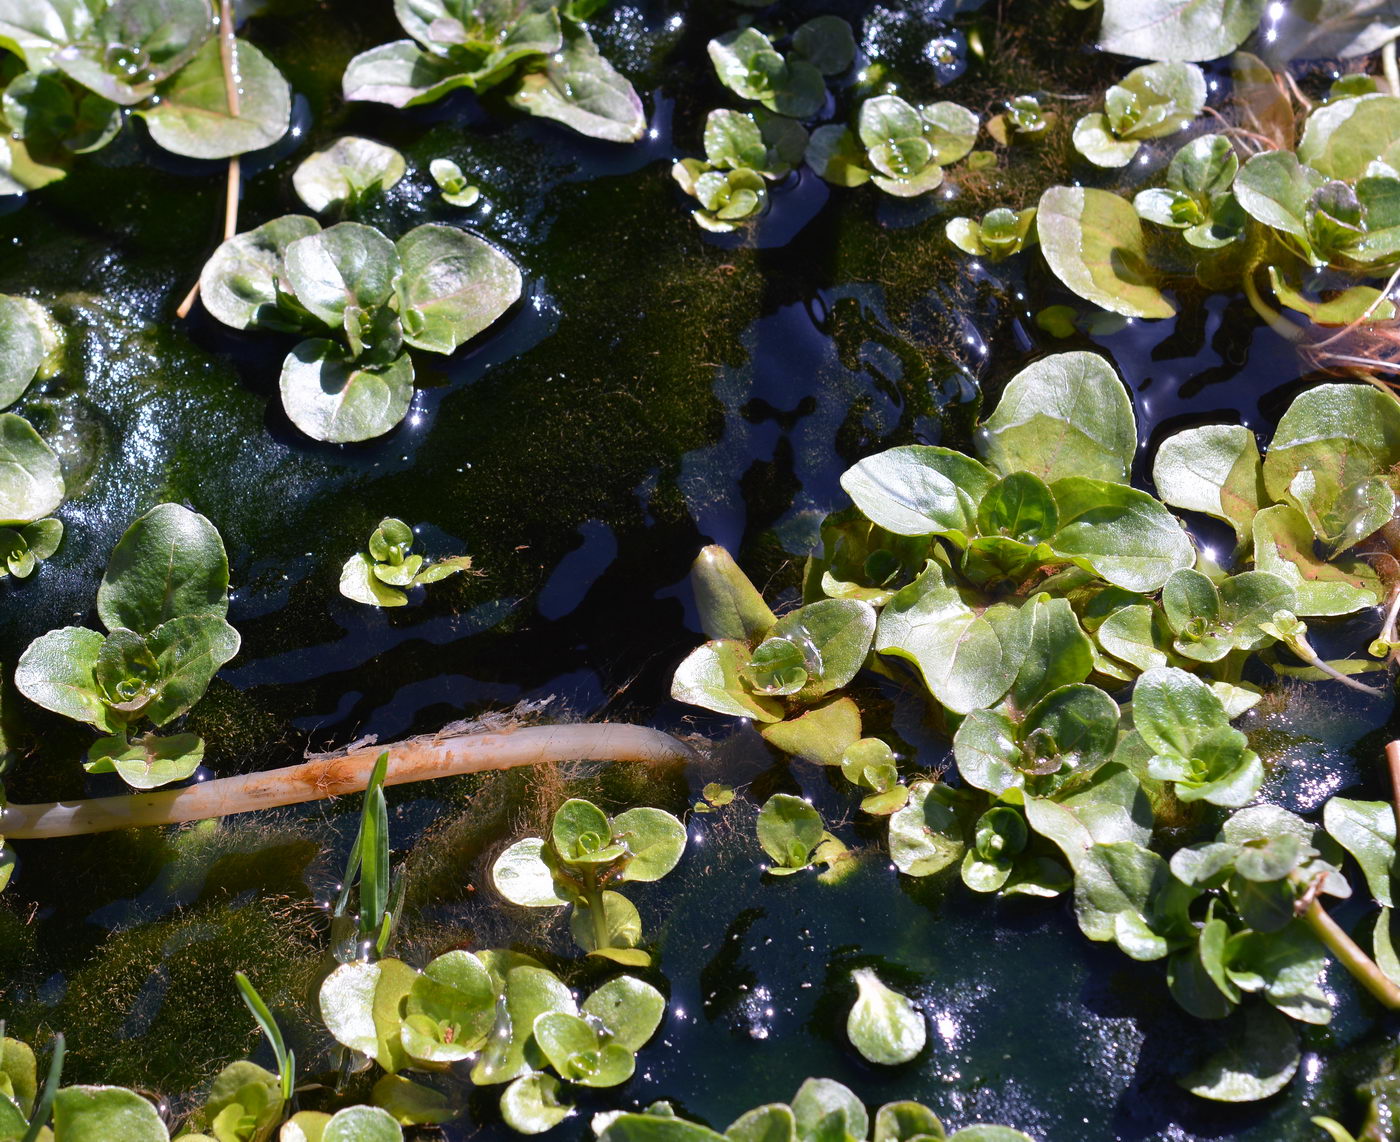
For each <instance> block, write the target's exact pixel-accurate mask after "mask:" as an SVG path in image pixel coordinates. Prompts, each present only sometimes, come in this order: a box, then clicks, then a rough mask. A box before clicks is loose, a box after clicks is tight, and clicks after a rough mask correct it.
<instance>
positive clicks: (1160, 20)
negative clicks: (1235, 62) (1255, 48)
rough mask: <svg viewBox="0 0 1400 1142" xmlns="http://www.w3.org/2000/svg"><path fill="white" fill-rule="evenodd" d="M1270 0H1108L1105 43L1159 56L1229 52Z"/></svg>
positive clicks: (1117, 50) (1118, 51)
mask: <svg viewBox="0 0 1400 1142" xmlns="http://www.w3.org/2000/svg"><path fill="white" fill-rule="evenodd" d="M1264 5H1265V0H1103V23H1102V25H1101V26H1100V28H1099V47H1100V48H1101V49H1103V50H1104V51H1106V52H1113V53H1114V54H1115V55H1124V56H1134V57H1136V58H1137V59H1155V60H1198V61H1199V60H1213V59H1218V58H1220V57H1221V56H1227V55H1229V54H1230V53H1231V52H1232V51H1234V50H1235V49H1236V48H1237V47H1239V46H1240V44H1242V43H1244V41H1245V40H1246V39H1248V38H1249V34H1250V33H1251V32H1252V31H1254V29H1255V28H1257V27H1258V26H1259V21H1260V18H1261V17H1262V16H1263V14H1264Z"/></svg>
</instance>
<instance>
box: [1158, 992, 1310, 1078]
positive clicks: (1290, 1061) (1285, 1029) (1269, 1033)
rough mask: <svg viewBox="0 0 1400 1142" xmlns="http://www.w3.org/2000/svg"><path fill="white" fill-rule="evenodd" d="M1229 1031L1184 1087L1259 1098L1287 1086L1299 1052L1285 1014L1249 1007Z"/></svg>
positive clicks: (1298, 1059)
mask: <svg viewBox="0 0 1400 1142" xmlns="http://www.w3.org/2000/svg"><path fill="white" fill-rule="evenodd" d="M1231 1031H1232V1035H1231V1039H1230V1041H1229V1043H1228V1044H1227V1046H1226V1047H1225V1048H1224V1049H1223V1050H1221V1051H1220V1052H1219V1053H1217V1054H1216V1055H1214V1056H1212V1057H1211V1058H1210V1059H1209V1060H1208V1061H1207V1062H1206V1063H1205V1064H1204V1065H1203V1066H1201V1067H1200V1068H1199V1069H1198V1070H1196V1071H1193V1072H1192V1073H1191V1074H1189V1075H1187V1076H1186V1077H1185V1078H1183V1079H1181V1080H1180V1081H1181V1085H1182V1086H1184V1087H1185V1088H1186V1089H1187V1090H1189V1091H1190V1092H1191V1093H1192V1094H1194V1095H1199V1096H1200V1097H1201V1098H1208V1099H1211V1100H1212V1101H1214V1102H1257V1101H1258V1100H1260V1099H1264V1098H1268V1097H1269V1096H1270V1095H1273V1094H1277V1093H1278V1092H1279V1091H1281V1090H1282V1089H1283V1088H1284V1087H1285V1086H1287V1085H1288V1080H1289V1079H1291V1078H1292V1077H1293V1075H1294V1073H1295V1072H1296V1071H1297V1070H1298V1063H1299V1061H1300V1055H1299V1052H1298V1039H1297V1036H1296V1035H1295V1034H1294V1031H1293V1028H1292V1027H1290V1026H1289V1024H1288V1020H1287V1019H1285V1018H1284V1017H1283V1016H1282V1015H1280V1014H1278V1012H1276V1011H1273V1010H1272V1009H1270V1008H1267V1007H1254V1006H1251V1007H1247V1008H1245V1009H1244V1010H1243V1011H1242V1012H1241V1013H1240V1014H1239V1015H1237V1016H1236V1017H1235V1018H1234V1019H1233V1020H1231Z"/></svg>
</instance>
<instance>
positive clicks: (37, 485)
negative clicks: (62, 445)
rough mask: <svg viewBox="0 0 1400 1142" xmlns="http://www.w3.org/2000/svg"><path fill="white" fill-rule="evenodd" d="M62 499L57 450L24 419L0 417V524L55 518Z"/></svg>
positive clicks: (62, 488) (5, 414)
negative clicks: (55, 511)
mask: <svg viewBox="0 0 1400 1142" xmlns="http://www.w3.org/2000/svg"><path fill="white" fill-rule="evenodd" d="M63 495H64V484H63V472H62V470H61V468H60V467H59V463H58V456H57V454H56V453H55V452H54V450H53V449H52V448H50V447H49V446H48V445H47V444H45V443H44V441H43V440H42V439H40V437H39V434H38V433H37V432H35V431H34V429H33V428H32V427H31V426H30V423H29V421H27V420H25V419H24V418H23V417H22V416H16V415H15V414H14V413H12V412H5V413H0V524H16V523H29V522H31V521H33V520H39V519H43V518H44V517H45V516H48V515H52V514H53V512H54V510H55V509H56V508H57V507H58V505H59V504H61V503H62V502H63Z"/></svg>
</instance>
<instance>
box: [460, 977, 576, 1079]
mask: <svg viewBox="0 0 1400 1142" xmlns="http://www.w3.org/2000/svg"><path fill="white" fill-rule="evenodd" d="M512 956H513V953H508V952H507V953H502V952H493V953H485V952H483V953H482V954H481V956H480V958H481V960H482V962H483V963H485V964H486V967H487V970H488V971H491V972H492V974H493V976H497V977H499V978H501V979H502V980H503V981H504V982H503V991H504V993H505V1002H504V1003H498V1004H497V1005H496V1025H495V1027H494V1028H493V1029H492V1031H491V1034H490V1036H488V1038H487V1040H486V1046H485V1047H484V1048H482V1051H481V1054H480V1055H479V1056H478V1057H477V1061H476V1065H475V1066H473V1067H472V1072H471V1079H472V1082H474V1083H476V1084H477V1085H478V1086H485V1085H489V1084H491V1083H504V1082H510V1081H511V1080H512V1079H514V1078H517V1077H519V1076H520V1075H523V1074H528V1073H529V1072H530V1071H531V1070H532V1068H531V1066H530V1065H529V1063H528V1062H527V1061H526V1059H525V1048H526V1045H527V1044H528V1043H529V1042H530V1041H531V1038H532V1036H533V1028H534V1025H535V1020H536V1019H537V1018H538V1017H539V1016H540V1015H542V1014H544V1013H545V1012H546V1011H563V1012H567V1013H568V1014H571V1015H572V1014H574V1013H575V1012H576V1011H577V1007H576V1006H575V1004H574V997H573V995H572V994H571V993H570V991H569V989H568V988H567V987H565V986H564V984H563V983H562V982H561V981H560V979H559V977H558V976H556V975H555V974H554V973H553V972H549V971H545V970H544V968H542V967H539V966H538V965H537V964H533V963H532V962H519V963H516V962H514V961H513V960H512V959H511V957H512ZM508 965H513V966H508Z"/></svg>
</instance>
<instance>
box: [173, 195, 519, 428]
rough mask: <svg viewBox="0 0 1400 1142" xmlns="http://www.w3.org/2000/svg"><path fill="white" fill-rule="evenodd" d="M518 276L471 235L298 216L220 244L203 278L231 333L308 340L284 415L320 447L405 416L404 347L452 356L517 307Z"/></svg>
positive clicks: (285, 397) (285, 385) (293, 367)
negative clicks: (396, 234) (391, 232)
mask: <svg viewBox="0 0 1400 1142" xmlns="http://www.w3.org/2000/svg"><path fill="white" fill-rule="evenodd" d="M521 284H522V283H521V276H520V270H519V269H518V268H517V267H516V265H515V263H514V262H512V261H511V260H510V259H509V258H508V257H506V255H505V254H503V253H501V252H500V251H499V250H497V249H496V248H495V247H494V246H492V245H490V244H489V243H487V242H485V241H483V240H482V239H480V238H478V237H476V236H475V235H472V234H467V233H465V232H463V231H461V230H458V229H456V228H455V227H452V226H444V225H440V224H436V223H429V224H426V225H423V226H418V227H415V228H414V229H412V230H410V231H409V232H408V233H407V234H405V235H403V237H401V238H399V239H398V241H396V242H395V241H391V240H390V239H389V238H387V237H386V236H385V235H384V234H382V233H381V232H380V231H379V230H376V229H375V228H374V227H372V226H366V225H363V224H361V223H358V222H340V223H337V224H336V225H334V226H331V227H329V228H327V229H324V230H323V229H322V228H321V226H320V224H319V223H318V222H317V221H316V220H315V219H314V218H309V217H307V216H305V215H300V214H289V215H286V216H284V217H282V218H275V219H273V220H272V221H271V222H266V223H264V224H263V225H261V226H259V227H257V228H256V229H254V230H250V231H248V232H247V233H244V234H238V235H236V236H234V237H233V238H230V239H229V240H228V241H226V242H224V243H223V245H221V246H220V247H219V248H218V249H217V250H216V251H215V252H214V255H213V257H211V258H210V259H209V261H208V263H206V265H205V267H204V271H203V273H202V274H201V275H200V295H201V297H202V298H203V299H204V305H205V308H206V309H208V310H209V312H210V313H211V314H213V316H214V317H216V318H218V319H219V320H220V321H222V322H223V323H224V324H225V325H229V326H231V327H233V328H234V329H269V330H275V331H278V332H298V333H301V334H303V335H306V336H307V339H306V340H303V341H302V342H301V343H300V344H298V345H297V346H296V347H295V348H293V349H292V351H291V352H290V353H289V354H288V355H287V358H286V360H285V361H284V362H283V365H282V379H281V390H282V405H283V407H284V408H285V409H286V412H287V416H288V417H289V418H290V419H291V421H292V423H293V424H295V425H296V426H297V427H298V428H299V429H301V430H302V431H303V432H305V433H306V434H307V435H308V436H311V437H313V438H314V439H316V440H323V441H328V442H330V443H336V444H341V443H347V442H351V441H359V440H369V439H371V438H373V437H375V436H382V435H383V434H384V433H386V432H388V431H389V430H390V429H392V428H393V427H394V426H395V425H397V424H398V423H399V422H400V421H402V420H403V418H404V417H405V416H406V415H407V414H408V409H409V406H410V404H411V403H412V400H413V392H414V390H413V378H414V369H413V360H412V358H411V356H410V355H409V351H408V348H409V347H411V348H414V349H420V350H424V351H426V352H431V353H452V352H454V351H455V350H456V349H457V348H458V347H459V346H461V345H462V344H463V343H465V342H466V341H468V340H470V339H471V338H473V337H475V336H477V335H478V334H480V333H482V332H483V331H484V330H485V329H487V328H488V327H489V326H490V325H491V324H492V323H493V322H495V321H496V319H497V318H499V317H500V316H501V315H502V314H503V313H505V312H506V310H508V309H509V308H510V307H511V306H512V305H513V304H515V302H516V301H517V300H518V299H519V297H520V291H521Z"/></svg>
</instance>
